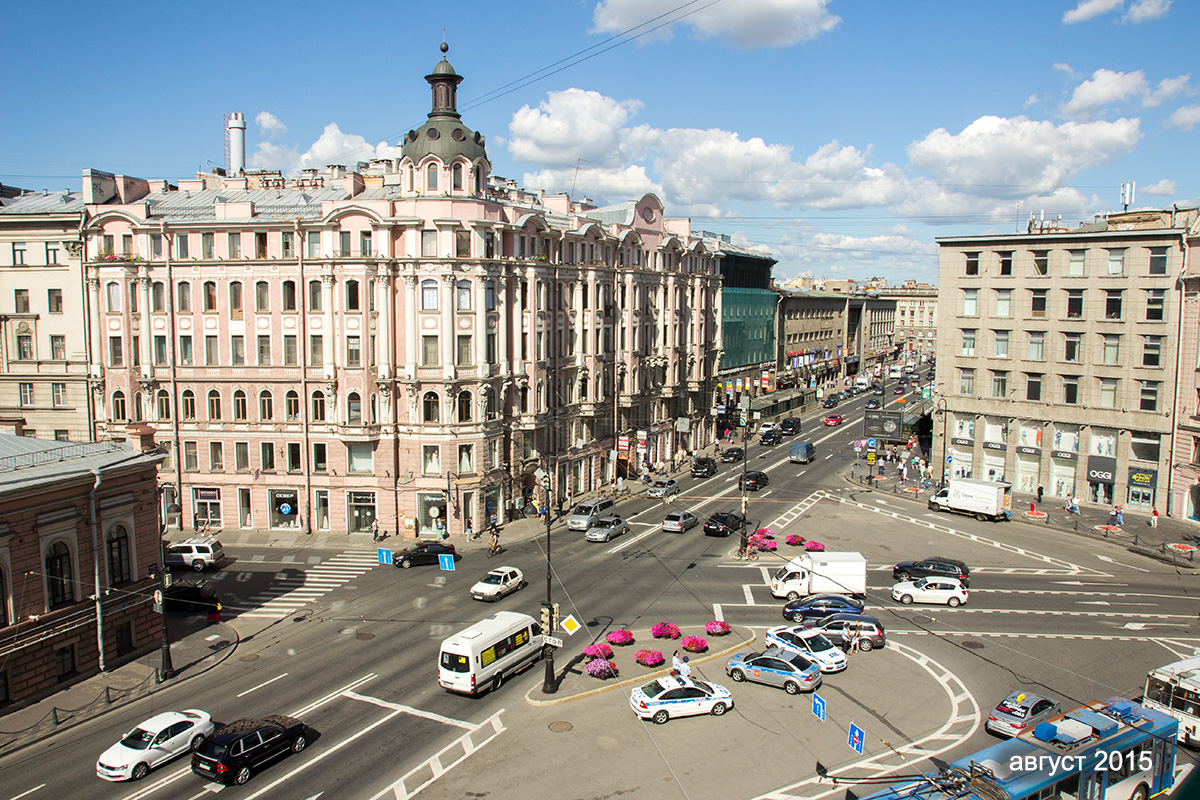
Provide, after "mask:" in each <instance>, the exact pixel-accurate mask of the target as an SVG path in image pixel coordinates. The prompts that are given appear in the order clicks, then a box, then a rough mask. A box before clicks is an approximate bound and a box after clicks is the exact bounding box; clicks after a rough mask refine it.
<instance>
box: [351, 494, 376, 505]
mask: <svg viewBox="0 0 1200 800" xmlns="http://www.w3.org/2000/svg"><path fill="white" fill-rule="evenodd" d="M350 503H351V504H352V505H356V506H372V505H375V493H374V492H351V493H350Z"/></svg>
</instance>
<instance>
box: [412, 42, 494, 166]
mask: <svg viewBox="0 0 1200 800" xmlns="http://www.w3.org/2000/svg"><path fill="white" fill-rule="evenodd" d="M449 49H450V47H449V45H447V44H446V43H445V42H442V54H443V55H442V60H441V61H439V62H438V63H437V65H436V66H434V68H433V72H431V73H430V74H428V75H426V76H425V80H427V81H429V86H430V88H431V89H432V92H433V105H432V108H431V109H430V111H429V120H428V121H427V122H426V123H425V124H424V125H422V126H421V127H419V128H417V129H416V130H411V131H409V132H408V133H407V134H405V135H404V143H403V145H402V148H401V152H402V153H403V154H404V155H405V156H407V157H409V158H411V159H412V160H413V161H414V162H419V161H420V160H421V159H422V158H424V157H425V156H427V155H431V154H432V155H435V156H437V157H438V158H440V159H441V160H442V161H449V160H450V159H451V158H453V157H454V156H464V157H465V158H467V159H469V160H471V161H475V160H476V159H480V158H484V159H486V158H487V150H486V148H485V146H484V145H485V142H484V137H483V135H482V134H480V133H478V132H477V131H473V130H471V129H470V128H468V127H467V126H465V125H463V124H462V120H461V116H460V115H459V113H458V97H457V95H458V84H460V83H462V76H461V75H459V74H458V73H457V72H455V71H454V67H452V66H451V65H450V62H449V61H447V60H446V57H445V53H446V51H447V50H449Z"/></svg>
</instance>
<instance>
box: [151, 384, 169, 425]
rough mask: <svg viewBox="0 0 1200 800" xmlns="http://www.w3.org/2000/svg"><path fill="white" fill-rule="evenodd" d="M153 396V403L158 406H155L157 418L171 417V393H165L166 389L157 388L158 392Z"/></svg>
mask: <svg viewBox="0 0 1200 800" xmlns="http://www.w3.org/2000/svg"><path fill="white" fill-rule="evenodd" d="M154 397H155V405H156V406H157V407H158V408H157V411H158V418H159V419H170V418H171V395H170V394H168V393H167V390H166V389H159V390H158V393H157V394H156V395H155V396H154Z"/></svg>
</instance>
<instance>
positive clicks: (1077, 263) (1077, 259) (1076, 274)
mask: <svg viewBox="0 0 1200 800" xmlns="http://www.w3.org/2000/svg"><path fill="white" fill-rule="evenodd" d="M1086 255H1087V251H1086V250H1071V251H1069V253H1068V255H1067V275H1068V276H1069V277H1072V278H1082V277H1083V274H1084V273H1083V264H1084V257H1085V256H1086Z"/></svg>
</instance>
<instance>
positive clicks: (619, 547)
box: [605, 528, 654, 553]
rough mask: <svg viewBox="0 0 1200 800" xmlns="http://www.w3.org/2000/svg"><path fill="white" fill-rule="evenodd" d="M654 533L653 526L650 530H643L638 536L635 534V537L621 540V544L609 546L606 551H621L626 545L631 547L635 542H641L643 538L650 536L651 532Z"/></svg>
mask: <svg viewBox="0 0 1200 800" xmlns="http://www.w3.org/2000/svg"><path fill="white" fill-rule="evenodd" d="M652 533H654V528H651V529H650V530H648V531H643V532H642V533H639V534H638V535H637V536H634V537H631V538H629V539H626V540H625V541H623V542H621V543H620V544H616V545H613V546H612V547H610V548H609V549H608V550H606V551H605V552H607V553H619V552H621V551H622V550H624V549H625V548H626V547H630V546H632V545H635V544H637V543H638V542H640V541H641V540H642V539H645V538H646V537H647V536H649V535H650V534H652Z"/></svg>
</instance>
